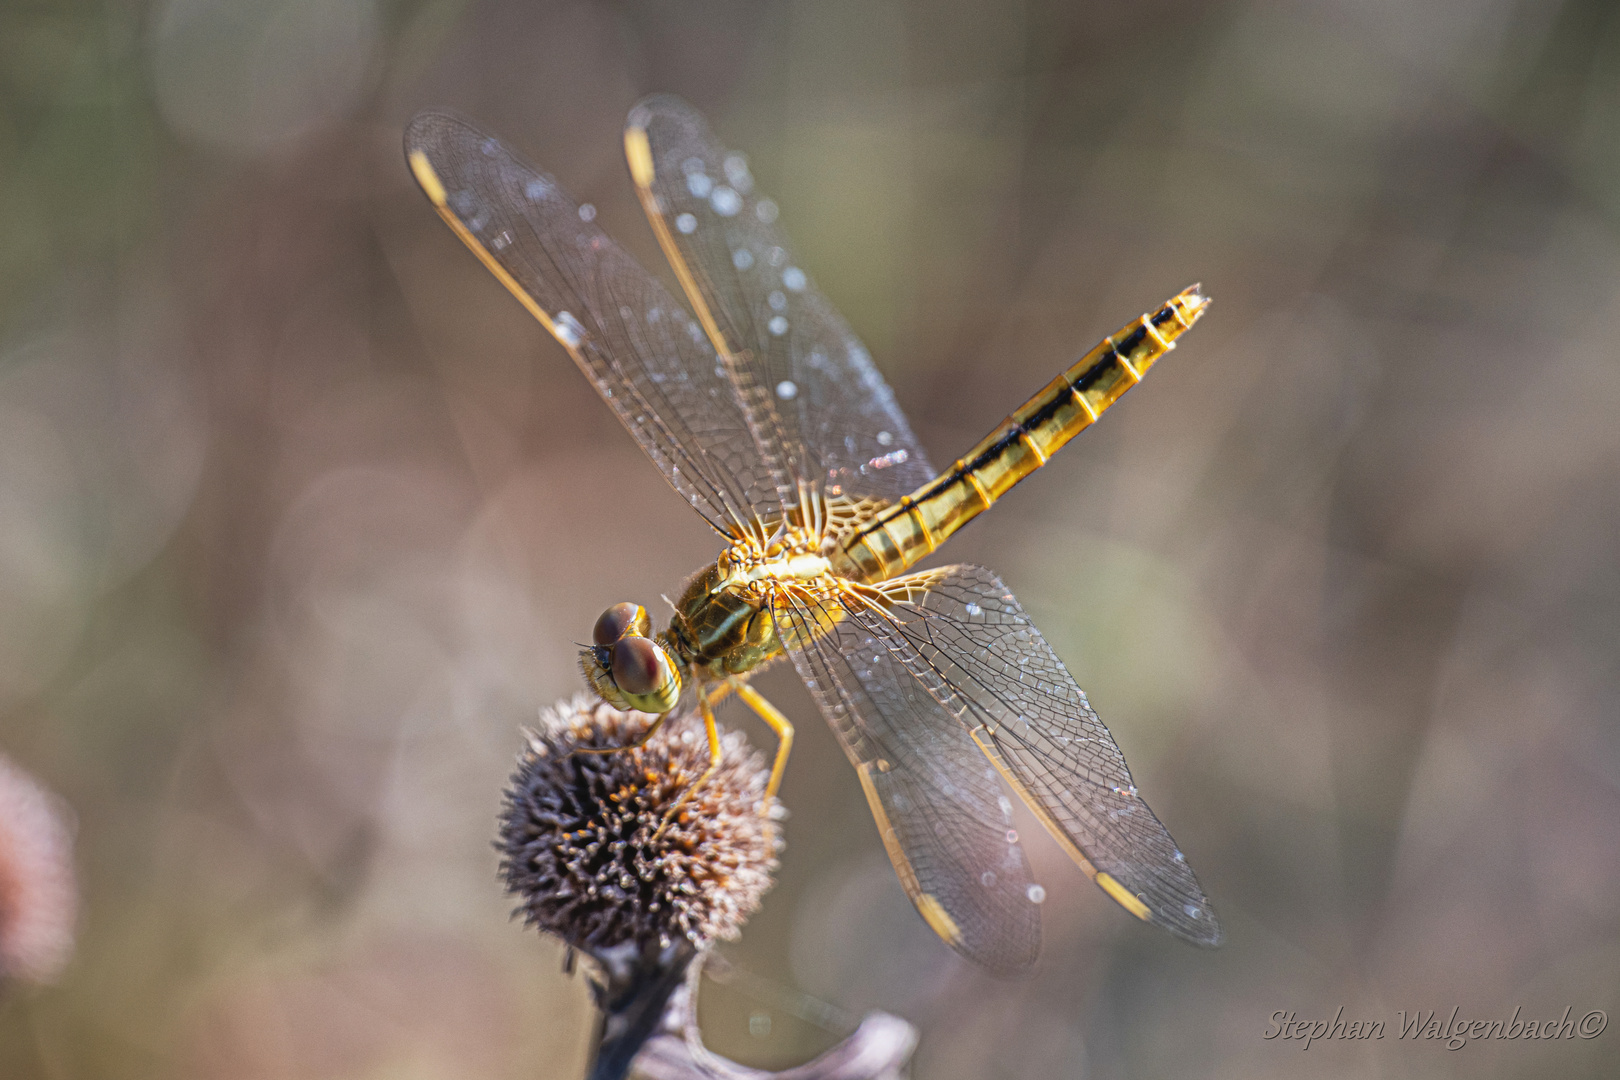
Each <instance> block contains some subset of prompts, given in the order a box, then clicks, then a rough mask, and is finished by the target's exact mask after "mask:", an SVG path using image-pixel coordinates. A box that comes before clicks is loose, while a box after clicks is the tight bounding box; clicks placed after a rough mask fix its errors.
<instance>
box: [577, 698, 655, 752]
mask: <svg viewBox="0 0 1620 1080" xmlns="http://www.w3.org/2000/svg"><path fill="white" fill-rule="evenodd" d="M674 711H675V710H673V709H671V710H670V712H674ZM668 719H669V713H659V714H658V719H656V720H654V721H653V722H652V723H651V724H650V725H648V727H647V730H646V731H643V732H642V733H641V734H640V735H638V736H636V737H635V738H634V739H632V740H631V741H630V742H627V743H624V744H623V745H621V746H576V747H574V753H576V754H617V753H619V752H621V751H624V750H640V749H641V748H642V747H643V746H646V745H647V744H648V743H649V742H651V741H652V737H653V736H654V735H656V734H658V729H659V728H661V727H663V726H664V721H665V720H668Z"/></svg>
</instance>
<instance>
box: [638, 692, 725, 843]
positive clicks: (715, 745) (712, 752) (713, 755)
mask: <svg viewBox="0 0 1620 1080" xmlns="http://www.w3.org/2000/svg"><path fill="white" fill-rule="evenodd" d="M710 696H711V695H709V694H699V695H698V699H697V701H698V711H699V712H700V713H702V714H703V730H704V732H705V734H707V735H708V737H709V767H708V768H707V769H704V770H703V775H702V776H700V777H698V778H697V780H696V781H695V782H694V783H692V784H689V785H687V788H686V790H685V791H683V792H681V794H680V797H679V798H677V799H676V800H675V805H674V806H671V807H670V808H669V809H668V810H667V811H665V812H664V820H663V822H662V823H661V824H660V825H659V826H658V832H655V833H653V839H655V840H656V839H657V838H658V837H659V836H660V835H661V834H662V833H663V831H664V830H665V829H667V828H669V823H670V822H671V821H673V820H674V818H675V815H676V814H678V813H680V812H681V807H683V806H685V805H686V800H688V799H690V798H691V797H692V794H693V793H694V792H695V791H697V790H698V789H699V788H701V787H702V786H703V785H704V784H707V783H708V782H709V777H711V776H713V775H714V771H715V770H716V769H718V768H719V767H720V730H719V729H718V728H716V727H715V726H714V709H713V708H711V707H710V705H709V698H710ZM713 696H714V697H715V700H719V698H722V697H725V694H723V693H722V694H717V695H713Z"/></svg>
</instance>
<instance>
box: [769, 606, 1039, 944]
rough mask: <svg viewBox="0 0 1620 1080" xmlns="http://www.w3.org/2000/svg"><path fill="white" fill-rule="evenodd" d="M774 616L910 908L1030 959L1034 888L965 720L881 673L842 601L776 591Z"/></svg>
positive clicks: (1035, 925) (955, 936)
mask: <svg viewBox="0 0 1620 1080" xmlns="http://www.w3.org/2000/svg"><path fill="white" fill-rule="evenodd" d="M776 617H777V620H778V624H779V625H780V626H782V627H783V629H784V633H785V636H787V637H790V638H793V639H796V640H803V641H805V642H808V643H809V645H808V647H806V648H802V649H794V650H793V653H792V655H793V660H794V663H795V664H796V665H797V666H798V669H799V674H800V675H801V676H803V678H804V681H805V683H806V684H807V685H808V686H809V687H810V691H811V693H812V694H813V695H814V696H815V698H816V701H817V703H818V704H819V705H820V706H821V711H822V713H823V714H824V715H825V716H826V717H827V719H828V721H829V722H830V723H831V724H832V727H833V730H834V731H835V732H837V733H838V736H839V741H840V742H841V743H842V744H843V747H844V751H845V753H846V754H848V756H849V758H850V761H851V762H853V763H854V765H855V768H856V772H857V775H859V777H860V779H861V787H862V788H863V790H864V791H865V792H866V798H867V803H868V805H870V807H871V809H872V815H873V817H874V818H876V820H877V825H878V830H879V832H880V833H881V834H882V836H883V844H884V847H885V849H886V850H887V851H888V854H889V859H890V861H891V862H893V863H894V868H895V872H896V873H897V874H898V875H899V878H900V883H901V884H902V885H903V886H904V887H905V890H906V894H907V895H908V896H909V897H910V898H911V901H912V903H913V904H915V905H916V906H917V910H918V911H919V912H921V913H922V916H923V918H924V919H926V920H927V921H928V924H929V925H930V926H932V927H933V928H934V930H935V931H936V932H937V933H938V934H939V935H940V937H942V938H944V939H945V941H946V942H947V943H949V944H950V945H951V946H952V947H953V948H955V949H956V950H957V951H958V952H961V953H962V954H963V955H964V956H967V957H968V958H969V959H971V960H974V961H976V962H977V963H979V964H982V965H983V966H985V967H986V968H989V969H990V970H992V971H995V972H1001V973H1012V972H1016V971H1019V970H1021V969H1023V968H1027V967H1028V966H1029V965H1030V964H1032V963H1034V962H1035V957H1036V955H1037V954H1038V953H1039V952H1040V940H1041V928H1040V908H1039V907H1038V905H1039V903H1040V900H1041V898H1042V894H1041V892H1040V891H1039V889H1038V888H1037V887H1036V886H1035V885H1034V883H1033V881H1032V878H1031V875H1030V869H1029V862H1028V860H1027V859H1026V858H1025V855H1024V849H1023V846H1022V845H1021V844H1020V843H1019V840H1018V835H1017V833H1016V832H1014V831H1013V828H1012V803H1011V802H1010V801H1009V800H1008V798H1007V796H1006V795H1005V794H1004V793H1003V792H1002V790H1001V785H1000V783H999V782H998V781H997V779H996V773H995V770H994V769H993V768H991V767H990V765H989V763H988V762H986V761H985V758H984V755H983V754H982V753H980V752H979V749H978V747H977V746H975V745H974V743H973V740H972V739H971V738H970V737H969V736H968V733H967V729H966V728H964V727H963V726H962V725H961V724H960V723H958V722H957V720H956V719H955V717H953V716H951V715H950V714H949V713H947V712H946V711H945V710H944V709H942V708H941V707H940V705H939V704H938V703H937V702H935V701H934V700H933V699H932V698H930V697H929V696H928V695H927V694H926V693H924V692H923V690H922V687H921V686H920V685H919V684H918V683H917V681H916V680H915V679H912V678H910V677H909V676H907V677H905V678H903V679H897V678H884V677H882V675H883V673H884V672H885V671H887V670H889V665H887V664H886V663H885V662H884V657H883V656H882V655H877V654H880V653H882V652H883V649H882V646H880V645H878V644H877V642H876V640H875V639H874V638H872V637H871V636H870V635H866V634H864V632H861V631H859V628H858V627H857V626H856V625H855V624H853V623H849V622H848V621H847V616H846V615H845V613H844V612H843V611H842V609H840V608H838V607H836V606H828V605H826V604H823V603H821V602H819V601H817V600H813V599H810V598H807V597H804V596H802V595H798V594H796V593H794V592H792V591H785V592H784V593H783V594H782V596H781V598H780V600H779V603H778V606H777V611H776ZM846 653H847V655H843V654H846ZM868 661H873V662H874V663H876V664H877V665H878V666H877V667H875V668H869V667H868V666H867V662H868ZM856 671H859V672H861V673H862V674H864V675H869V676H870V677H868V678H855V677H852V675H853V673H854V672H856ZM902 674H903V672H902Z"/></svg>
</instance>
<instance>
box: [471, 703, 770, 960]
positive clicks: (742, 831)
mask: <svg viewBox="0 0 1620 1080" xmlns="http://www.w3.org/2000/svg"><path fill="white" fill-rule="evenodd" d="M654 719H656V718H655V717H653V716H650V715H648V714H646V713H636V712H628V713H627V712H622V711H620V710H618V709H615V708H613V707H612V706H611V705H608V704H606V703H604V702H601V701H598V700H596V699H594V698H592V697H590V696H588V695H585V694H579V695H577V696H575V697H574V698H572V699H565V700H563V701H560V702H558V703H557V704H556V705H555V706H553V707H551V708H549V709H544V710H542V711H541V714H540V726H539V728H538V730H535V731H531V732H528V733H527V735H528V746H527V747H526V748H525V750H524V752H523V754H522V755H521V756H520V757H519V759H518V769H517V772H515V773H514V774H513V775H512V780H511V785H510V786H509V787H508V789H507V791H506V805H505V807H504V810H503V813H502V816H501V829H500V839H499V841H498V842H497V845H496V846H497V847H498V848H499V849H500V851H501V853H502V855H503V856H504V858H503V859H502V861H501V872H502V874H503V875H504V877H505V878H506V887H507V890H508V891H509V892H511V893H513V894H514V895H515V896H517V897H518V899H519V901H520V905H519V907H518V911H519V912H521V913H522V915H523V917H524V921H525V922H526V923H528V924H530V925H532V926H535V927H537V928H539V929H540V930H541V931H543V932H545V933H549V934H555V935H556V936H557V937H559V938H561V939H562V940H563V941H565V942H567V943H568V944H569V945H572V946H574V947H576V948H579V949H582V950H584V951H585V952H587V953H591V954H600V953H601V952H603V951H604V950H608V949H612V948H614V947H616V946H622V945H625V944H627V943H630V944H634V945H636V946H638V947H645V946H651V945H654V944H656V945H658V946H660V947H667V946H668V945H670V944H671V943H672V942H675V941H678V940H679V939H682V938H684V939H686V940H687V941H690V942H691V943H692V944H693V945H694V946H696V947H697V948H699V949H702V948H705V947H707V946H708V945H709V944H710V943H712V942H713V941H715V940H717V939H729V938H734V937H736V936H737V934H738V933H739V932H740V931H741V929H742V924H743V922H744V921H745V920H746V919H747V918H748V916H749V915H751V914H752V913H753V912H754V910H755V909H756V908H757V907H759V903H760V899H761V898H762V897H763V896H764V894H765V891H766V890H767V889H769V888H770V886H771V871H773V870H774V869H776V865H777V862H776V856H777V852H778V850H779V848H780V842H779V840H778V839H777V833H778V830H777V828H776V827H775V825H774V822H775V820H776V819H778V818H779V817H780V816H781V811H780V809H779V808H778V807H777V806H776V804H775V800H774V799H773V800H771V805H769V806H766V805H765V784H766V781H767V779H768V778H769V770H768V769H767V768H766V766H765V761H764V759H763V757H762V756H761V755H760V754H759V753H758V752H757V751H755V750H753V749H752V748H750V747H749V746H748V744H747V743H746V742H745V741H744V740H743V738H742V735H741V734H740V733H737V732H722V735H721V761H720V766H719V768H717V769H716V770H715V773H714V775H713V776H711V777H710V778H709V779H708V781H707V782H706V783H705V784H704V785H703V786H702V787H701V788H699V789H697V790H696V791H695V792H694V793H693V794H692V795H691V797H690V798H688V799H687V801H686V802H685V803H684V804H682V805H681V808H680V810H679V811H678V812H677V813H676V814H675V815H674V816H673V817H671V818H670V819H669V822H668V824H667V826H666V825H665V817H666V815H667V814H668V812H669V810H670V809H671V808H672V807H674V806H675V805H676V801H677V800H678V799H679V798H680V796H681V794H682V793H683V792H685V791H686V790H687V788H688V787H690V786H691V785H692V784H693V783H694V782H696V781H697V779H698V778H699V777H701V776H702V775H703V773H704V771H705V770H706V769H708V767H709V746H708V740H707V739H706V738H705V737H704V732H703V723H702V721H701V719H699V718H698V717H697V716H695V715H693V714H690V713H687V714H679V715H674V716H671V717H670V718H669V719H668V720H667V721H666V722H665V724H664V726H663V727H662V728H660V729H659V731H658V733H657V734H656V735H655V736H654V737H653V738H652V740H651V741H649V742H648V743H647V745H646V746H644V747H641V748H639V749H634V750H620V751H618V752H616V753H610V754H581V753H575V752H574V751H575V750H577V749H581V748H591V749H595V748H605V747H621V746H624V745H625V744H627V743H630V742H633V741H635V740H636V739H637V738H638V737H640V736H641V735H642V734H643V733H644V732H645V731H646V729H647V726H648V725H649V724H650V723H651V722H652V721H653V720H654ZM762 810H763V811H764V812H763V813H762ZM661 826H662V827H663V831H662V832H660V831H659V829H660V827H661Z"/></svg>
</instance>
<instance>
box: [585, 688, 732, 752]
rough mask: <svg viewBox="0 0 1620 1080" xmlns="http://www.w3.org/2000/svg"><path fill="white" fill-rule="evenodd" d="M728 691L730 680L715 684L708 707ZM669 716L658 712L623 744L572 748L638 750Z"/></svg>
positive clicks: (608, 750) (717, 702)
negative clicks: (649, 723) (656, 715)
mask: <svg viewBox="0 0 1620 1080" xmlns="http://www.w3.org/2000/svg"><path fill="white" fill-rule="evenodd" d="M729 693H731V683H730V682H723V683H721V684H720V685H719V686H716V687H715V688H714V689H713V690H710V691H709V693H708V703H709V707H710V708H711V709H712V708H713V707H714V706H716V705H718V704H720V702H721V701H723V700H725V696H726V695H727V694H729ZM673 711H674V710H673V709H672V710H670V712H673ZM669 717H670V713H659V714H658V719H656V720H654V721H653V722H652V726H650V727H649V728H647V730H646V731H643V732H642V733H641V734H640V735H639V736H638V737H637V738H636V739H635V741H634V742H627V743H625V744H624V745H623V746H577V747H575V748H574V753H576V754H617V753H619V752H620V751H621V750H639V749H641V748H642V747H643V746H646V745H647V744H648V743H649V742H651V741H652V737H653V736H654V735H656V734H658V729H659V728H661V727H663V726H664V721H665V720H668V719H669Z"/></svg>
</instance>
